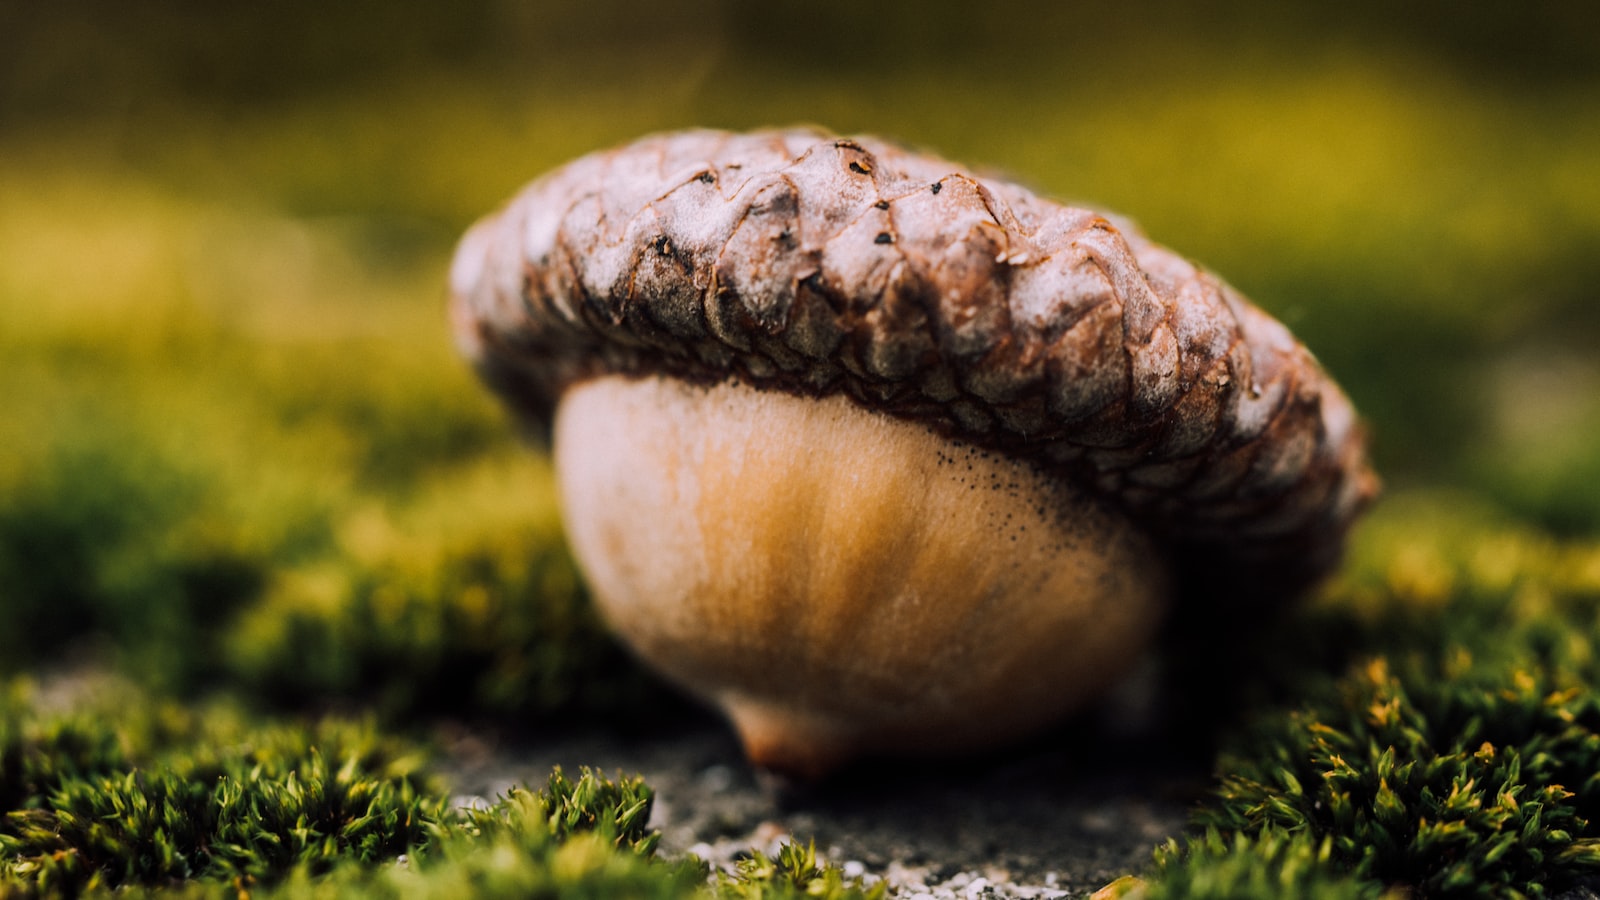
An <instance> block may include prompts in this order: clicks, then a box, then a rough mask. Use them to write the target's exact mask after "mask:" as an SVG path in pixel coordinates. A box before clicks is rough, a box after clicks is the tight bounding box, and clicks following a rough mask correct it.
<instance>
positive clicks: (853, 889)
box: [717, 843, 888, 900]
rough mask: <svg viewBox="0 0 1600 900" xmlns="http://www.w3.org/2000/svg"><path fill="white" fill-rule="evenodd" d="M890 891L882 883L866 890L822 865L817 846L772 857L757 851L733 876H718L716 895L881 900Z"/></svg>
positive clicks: (793, 847) (744, 899)
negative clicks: (818, 860)
mask: <svg viewBox="0 0 1600 900" xmlns="http://www.w3.org/2000/svg"><path fill="white" fill-rule="evenodd" d="M887 888H888V885H887V884H885V883H884V882H881V881H880V882H878V883H877V884H876V885H873V886H872V887H864V886H863V885H862V884H861V883H860V882H858V881H855V880H851V879H846V878H845V877H844V875H843V873H841V872H840V871H839V870H838V869H837V868H835V867H833V866H827V865H819V864H818V863H817V847H816V844H815V843H811V844H807V845H806V846H805V847H801V846H800V845H799V844H795V843H788V844H784V845H783V846H782V847H780V848H778V852H777V854H776V855H775V856H771V857H769V856H767V855H766V854H764V853H762V852H760V851H756V852H753V853H751V854H750V855H749V856H748V857H746V858H744V859H742V860H740V861H739V862H738V863H737V865H736V866H735V868H734V871H733V872H731V873H729V872H719V873H717V893H718V894H719V895H721V896H722V897H727V898H738V900H788V898H795V900H798V898H801V897H817V898H823V900H880V898H882V897H883V895H884V892H885V891H886V890H887Z"/></svg>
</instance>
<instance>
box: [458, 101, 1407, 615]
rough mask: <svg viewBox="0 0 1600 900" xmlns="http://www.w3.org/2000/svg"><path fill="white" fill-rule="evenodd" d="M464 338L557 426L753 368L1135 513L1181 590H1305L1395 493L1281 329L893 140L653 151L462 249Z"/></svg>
mask: <svg viewBox="0 0 1600 900" xmlns="http://www.w3.org/2000/svg"><path fill="white" fill-rule="evenodd" d="M451 287H452V295H453V296H452V321H453V324H454V328H455V331H456V336H457V340H458V343H459V344H460V345H461V347H462V348H463V350H464V351H465V352H466V353H467V355H468V356H469V357H471V359H472V360H473V361H474V363H475V364H476V366H477V367H478V369H479V371H480V373H481V374H482V375H483V377H484V378H485V380H486V381H487V382H488V383H489V384H490V385H491V386H493V387H494V388H495V389H496V390H497V391H499V392H500V393H501V394H502V395H503V396H504V397H505V398H506V400H507V402H508V403H509V404H510V405H511V406H512V407H513V409H514V410H515V411H516V412H517V413H518V414H519V415H520V416H522V417H523V418H524V419H525V420H526V421H527V422H528V423H529V424H530V425H532V426H533V428H534V430H535V431H536V432H543V431H544V430H546V429H548V427H549V423H550V419H551V416H552V414H553V410H554V408H555V404H556V402H557V400H558V399H559V397H560V395H561V392H562V391H563V390H564V389H565V387H566V386H567V385H569V384H572V383H573V382H575V381H578V380H581V379H585V378H588V377H592V376H596V375H600V374H609V373H622V374H641V375H642V374H669V375H672V376H676V377H681V378H684V379H689V380H694V381H701V382H708V383H709V382H720V381H723V380H726V379H729V378H736V379H739V380H740V381H743V382H745V383H748V384H752V385H755V386H757V387H760V388H767V389H773V390H781V391H787V392H790V393H793V394H799V395H823V394H833V393H843V394H846V395H848V396H849V397H851V398H852V399H854V401H855V402H857V403H859V404H860V405H861V406H863V407H866V408H869V409H872V410H879V411H882V412H884V413H887V414H889V415H892V416H896V417H900V418H903V419H911V420H916V421H919V422H923V423H926V424H927V425H929V426H930V427H932V428H934V429H936V430H938V431H940V432H943V433H946V434H948V435H951V436H952V437H955V438H958V439H961V440H965V441H969V442H972V443H975V444H978V445H981V446H984V447H987V448H991V449H995V450H999V451H1001V452H1004V453H1006V454H1009V455H1011V456H1013V457H1015V458H1019V459H1024V460H1027V461H1030V462H1032V463H1034V464H1036V465H1037V466H1038V467H1040V468H1041V469H1042V470H1044V471H1047V472H1049V473H1051V474H1052V475H1054V476H1056V477H1061V478H1070V479H1074V480H1076V481H1078V482H1080V483H1082V484H1086V485H1088V486H1090V487H1091V488H1092V489H1093V490H1094V491H1096V492H1099V493H1100V494H1102V495H1104V496H1106V497H1108V498H1111V499H1112V500H1113V501H1114V502H1115V503H1116V504H1117V505H1118V506H1120V507H1121V508H1122V509H1123V510H1125V511H1126V512H1127V513H1128V514H1129V515H1130V516H1131V517H1133V518H1134V519H1135V520H1137V521H1140V522H1142V523H1144V524H1145V525H1146V527H1148V528H1149V529H1150V530H1151V532H1152V533H1153V534H1154V535H1155V536H1156V537H1157V538H1158V539H1159V540H1160V541H1161V542H1162V543H1163V544H1164V545H1165V546H1166V547H1167V548H1168V550H1169V552H1170V553H1171V554H1172V556H1173V560H1174V564H1175V566H1176V571H1177V572H1178V574H1179V584H1180V593H1187V594H1195V593H1204V594H1212V595H1216V596H1217V597H1219V598H1223V599H1229V600H1239V599H1244V600H1255V599H1267V598H1272V597H1279V596H1282V595H1284V594H1287V593H1293V592H1295V591H1297V590H1299V589H1301V588H1303V587H1305V586H1306V585H1308V584H1309V583H1311V582H1312V581H1314V580H1316V579H1317V578H1320V577H1321V576H1323V575H1325V574H1326V573H1327V572H1328V571H1329V570H1330V569H1331V568H1332V567H1333V566H1334V565H1335V564H1336V563H1337V560H1338V557H1339V552H1340V549H1341V547H1342V544H1343V540H1344V535H1345V533H1346V531H1347V530H1348V528H1349V526H1350V524H1351V522H1352V521H1353V519H1354V518H1355V516H1356V515H1357V514H1358V513H1359V512H1360V510H1361V509H1362V508H1363V507H1364V506H1365V505H1366V503H1367V502H1368V501H1369V500H1370V499H1371V498H1372V497H1373V496H1374V494H1375V493H1376V491H1377V479H1376V477H1375V476H1374V475H1373V473H1372V471H1371V469H1370V468H1369V466H1368V463H1367V459H1366V452H1365V439H1364V435H1363V431H1362V428H1361V426H1360V424H1359V423H1358V421H1357V419H1356V415H1355V413H1354V411H1353V409H1352V408H1351V405H1350V403H1349V401H1348V400H1347V399H1346V398H1345V396H1344V394H1343V393H1342V392H1341V391H1340V390H1339V388H1338V387H1337V386H1336V385H1335V384H1334V383H1333V382H1332V381H1331V380H1330V379H1329V378H1328V376H1327V375H1326V374H1325V373H1324V372H1323V371H1322V369H1321V367H1320V366H1319V365H1318V364H1317V362H1316V360H1315V359H1314V358H1313V357H1312V355H1311V354H1310V352H1308V351H1307V350H1306V349H1305V348H1304V347H1303V346H1301V345H1300V344H1299V343H1298V342H1297V341H1296V340H1295V339H1294V338H1293V336H1292V335H1290V333H1289V332H1288V330H1287V329H1286V328H1284V326H1283V325H1281V324H1280V323H1278V322H1277V321H1275V320H1274V319H1272V318H1271V317H1270V316H1268V315H1267V314H1266V313H1264V312H1262V311H1261V310H1259V309H1257V308H1256V307H1254V306H1252V305H1251V304H1250V303H1249V302H1248V301H1246V300H1245V299H1244V298H1243V297H1241V296H1240V295H1239V294H1238V293H1236V292H1235V291H1234V290H1233V289H1231V288H1230V287H1228V285H1226V284H1225V283H1223V282H1222V281H1221V279H1219V278H1217V277H1216V276H1215V275H1213V274H1211V273H1209V272H1206V271H1204V270H1201V269H1199V268H1197V267H1196V266H1194V265H1193V264H1192V263H1190V262H1188V261H1187V260H1185V259H1183V258H1182V257H1180V256H1178V255H1177V254H1174V253H1172V252H1171V251H1169V250H1167V249H1165V248H1163V247H1160V246H1157V245H1155V244H1153V243H1151V242H1150V241H1148V240H1147V239H1145V238H1144V237H1143V236H1142V235H1141V234H1139V233H1138V232H1137V231H1135V230H1133V229H1131V228H1129V227H1128V226H1126V225H1125V224H1120V223H1117V222H1113V221H1112V220H1109V219H1107V218H1106V217H1105V216H1104V215H1102V214H1100V213H1097V212H1094V211H1091V210H1087V209H1079V208H1073V207H1069V206H1063V205H1060V204H1057V203H1054V202H1051V201H1049V200H1045V199H1042V198H1039V197H1036V196H1035V195H1033V194H1032V193H1030V192H1028V191H1027V190H1025V189H1023V188H1021V187H1018V186H1016V185H1014V184H1009V183H1006V182H1003V181H998V180H994V179H989V178H982V177H978V176H975V175H972V174H968V173H966V172H963V170H962V169H961V167H959V166H957V165H955V164H953V163H950V162H947V161H945V160H942V159H938V158H936V157H932V156H926V155H921V154H916V153H911V152H908V151H906V150H904V149H901V148H899V147H896V146H894V145H891V144H887V143H884V142H880V141H876V140H870V139H865V138H861V139H838V138H834V137H831V136H828V135H825V134H821V133H818V132H813V131H772V132H760V133H753V134H730V133H725V132H714V131H690V132H682V133H676V134H666V135H659V136H654V137H649V138H645V139H643V140H640V141H638V142H636V143H634V144H631V145H628V146H625V147H622V148H619V149H616V150H612V151H609V152H603V153H596V154H592V155H590V156H586V157H583V158H581V159H579V160H577V161H575V162H572V163H570V164H568V165H566V166H564V167H562V168H560V169H558V170H556V171H554V172H552V173H550V174H548V175H546V176H544V177H543V178H541V179H539V180H538V181H536V182H534V183H533V184H532V185H530V186H529V187H528V188H526V189H525V190H524V191H523V192H522V193H521V194H519V195H518V196H517V197H516V198H515V199H514V200H512V201H511V203H510V204H509V205H508V206H507V207H506V208H505V209H503V210H501V211H500V212H499V213H498V214H497V215H495V216H493V217H491V218H489V219H486V220H485V221H483V222H480V223H479V224H478V225H477V226H475V227H474V228H473V229H472V230H471V231H470V232H469V233H468V234H467V236H466V237H465V238H464V239H463V241H462V244H461V247H460V249H459V250H458V252H457V257H456V261H455V264H454V267H453V269H452V273H451Z"/></svg>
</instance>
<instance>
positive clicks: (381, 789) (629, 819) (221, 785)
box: [0, 684, 882, 900]
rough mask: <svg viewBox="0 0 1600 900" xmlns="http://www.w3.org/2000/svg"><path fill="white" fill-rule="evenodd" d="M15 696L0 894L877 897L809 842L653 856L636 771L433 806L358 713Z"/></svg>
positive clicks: (414, 753)
mask: <svg viewBox="0 0 1600 900" xmlns="http://www.w3.org/2000/svg"><path fill="white" fill-rule="evenodd" d="M26 693H27V692H26V691H24V690H23V689H22V688H21V686H19V685H15V684H13V685H10V686H8V687H7V689H6V693H5V694H4V695H0V799H3V800H4V805H3V807H0V897H13V896H15V897H32V896H78V895H101V894H105V893H110V892H121V893H130V892H131V893H133V894H140V893H149V894H160V895H162V896H189V895H195V896H215V895H216V894H217V893H219V892H230V893H232V892H238V893H241V894H244V893H248V894H250V895H252V896H284V897H300V896H312V897H348V896H362V897H367V896H377V897H401V896H404V897H459V896H473V897H527V896H544V897H614V896H627V897H687V896H713V895H715V896H722V897H741V898H755V897H801V896H807V897H826V898H835V900H851V898H863V900H866V898H874V897H877V896H880V895H881V893H882V890H881V888H879V889H878V890H875V891H871V890H864V889H863V888H861V886H860V885H859V884H858V883H855V882H853V881H850V880H847V879H845V878H844V877H843V875H842V874H841V873H840V872H839V870H838V869H836V868H832V867H828V866H825V865H821V864H819V863H818V861H817V859H816V851H815V849H814V848H807V849H804V850H802V849H801V848H799V847H798V846H787V847H785V848H783V849H782V850H781V851H780V852H779V854H778V855H777V857H776V858H775V859H772V860H769V859H767V858H766V857H765V856H762V855H759V854H757V855H755V856H753V857H751V858H750V859H748V860H746V861H745V862H743V863H741V864H740V865H739V867H738V868H737V870H736V871H734V872H731V873H720V874H719V875H718V876H717V878H716V879H715V880H714V881H713V880H710V879H709V878H708V873H707V871H706V867H705V865H704V864H703V863H701V862H700V861H699V860H697V859H695V858H693V857H686V858H684V859H681V860H675V861H674V860H665V859H662V858H661V857H659V856H658V855H657V853H656V845H657V843H658V842H659V841H660V837H661V836H660V833H659V832H657V831H654V830H652V829H650V828H649V827H648V824H647V823H648V821H649V818H650V808H651V804H652V802H653V801H654V792H653V791H652V790H651V789H650V788H649V786H647V785H646V784H645V783H644V782H643V781H641V780H640V779H638V778H617V779H606V778H603V777H601V776H600V775H599V774H597V773H595V772H592V771H589V770H588V769H584V770H582V771H581V772H580V773H579V774H578V777H576V778H571V777H569V776H567V775H566V774H565V773H564V772H562V771H561V770H560V769H556V770H555V771H554V772H552V773H551V775H550V777H549V779H548V781H547V782H546V784H545V786H544V789H543V790H540V791H532V790H528V789H525V788H515V789H513V790H512V791H510V792H509V793H508V794H507V795H506V796H504V797H502V798H500V800H499V801H498V802H496V803H494V804H493V805H491V806H488V807H487V808H481V809H466V810H461V809H452V808H450V806H449V802H448V800H447V799H446V797H445V796H444V794H443V792H442V791H441V790H440V788H439V786H438V785H437V784H436V783H435V782H434V781H433V780H432V779H431V778H429V777H428V776H427V774H426V772H425V771H424V770H423V769H422V768H421V762H422V760H423V758H424V754H422V753H421V751H420V750H419V749H418V748H416V747H411V746H407V745H405V744H402V743H398V742H396V741H393V740H391V739H386V738H383V737H381V736H380V735H379V734H377V733H376V732H375V731H374V730H373V729H372V728H371V726H370V725H362V724H358V723H351V722H347V721H341V720H327V721H324V722H321V723H317V724H313V725H294V724H287V725H278V726H264V725H260V724H250V723H249V722H248V721H247V720H246V719H244V718H241V717H240V716H239V715H238V714H237V710H236V709H233V708H230V707H222V706H218V707H213V708H210V709H208V710H206V711H205V712H206V713H207V714H204V715H202V714H200V713H198V712H197V711H196V710H195V709H194V708H192V707H186V706H181V705H176V704H172V703H165V702H157V701H153V700H152V698H150V697H147V696H141V695H139V694H138V693H137V692H134V691H132V690H131V689H127V688H117V687H113V688H111V689H110V690H109V691H108V692H106V693H105V695H104V696H103V699H102V700H100V701H97V702H95V703H91V704H88V708H86V709H84V710H82V711H79V712H75V713H69V714H47V713H43V712H40V711H39V710H38V709H37V708H36V707H35V705H34V704H33V703H32V702H30V701H29V700H28V698H27V696H26ZM112 710H123V711H124V712H125V714H124V715H122V716H120V717H116V716H113V715H111V711H112ZM113 722H115V723H116V724H112V723H113Z"/></svg>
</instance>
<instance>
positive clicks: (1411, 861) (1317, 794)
mask: <svg viewBox="0 0 1600 900" xmlns="http://www.w3.org/2000/svg"><path fill="white" fill-rule="evenodd" d="M1597 616H1600V546H1597V545H1594V544H1590V543H1583V542H1579V543H1561V542H1557V541H1555V540H1553V539H1551V538H1549V537H1547V536H1545V535H1543V534H1541V533H1540V532H1538V531H1536V530H1532V529H1529V528H1527V527H1525V526H1520V525H1517V524H1516V523H1514V522H1511V521H1508V520H1506V519H1503V518H1500V517H1498V516H1497V515H1495V514H1494V513H1493V512H1492V510H1490V509H1489V508H1486V507H1484V506H1482V505H1481V504H1478V503H1475V502H1473V501H1471V500H1468V499H1465V498H1462V497H1460V496H1451V495H1437V496H1432V497H1428V496H1412V497H1409V498H1404V499H1402V500H1400V501H1399V502H1397V503H1396V504H1395V505H1394V506H1393V507H1391V508H1390V509H1386V510H1383V511H1382V512H1380V513H1379V514H1378V516H1377V517H1376V519H1375V521H1374V522H1373V523H1372V525H1371V526H1370V527H1369V529H1368V531H1367V533H1366V534H1365V535H1363V537H1362V539H1361V541H1360V542H1358V544H1357V548H1356V552H1355V554H1354V559H1353V560H1352V561H1351V565H1350V567H1349V571H1348V572H1347V574H1346V576H1345V578H1344V580H1343V582H1342V583H1341V584H1340V585H1338V586H1337V587H1336V588H1335V589H1333V590H1332V591H1330V593H1329V594H1328V595H1327V596H1326V597H1324V598H1323V599H1322V600H1321V601H1320V603H1319V605H1318V606H1317V607H1314V608H1313V609H1311V610H1309V611H1308V612H1307V613H1306V614H1305V616H1304V617H1303V619H1302V621H1301V623H1300V625H1301V626H1302V627H1303V625H1304V624H1305V623H1307V622H1322V623H1327V622H1329V621H1337V622H1338V623H1340V624H1339V626H1338V627H1337V629H1336V630H1337V631H1338V633H1339V634H1341V635H1342V636H1343V639H1342V640H1341V641H1340V642H1339V643H1340V647H1341V653H1340V654H1339V656H1340V657H1343V658H1348V659H1350V660H1351V662H1349V663H1348V664H1339V663H1337V661H1336V660H1333V662H1334V668H1333V669H1332V670H1331V671H1326V670H1320V671H1325V672H1326V674H1321V675H1319V666H1320V665H1322V664H1327V663H1329V662H1330V658H1329V656H1328V655H1326V654H1322V653H1318V652H1310V653H1307V654H1305V656H1304V658H1303V659H1302V661H1301V662H1300V663H1298V664H1296V663H1293V662H1291V661H1289V660H1288V659H1287V657H1285V658H1284V659H1283V660H1280V661H1279V662H1278V663H1277V664H1276V666H1275V669H1274V671H1276V672H1279V673H1282V675H1283V676H1284V677H1285V678H1286V679H1288V681H1289V682H1290V683H1291V684H1293V685H1294V688H1293V689H1292V691H1290V692H1289V693H1290V695H1291V696H1292V698H1293V699H1291V700H1288V701H1286V702H1285V701H1283V699H1282V697H1281V696H1280V697H1279V698H1278V702H1277V703H1269V704H1267V705H1266V707H1265V708H1264V709H1261V710H1260V711H1258V713H1257V715H1256V716H1255V718H1254V721H1253V723H1252V724H1251V725H1250V726H1249V727H1247V728H1244V729H1242V730H1241V731H1239V732H1238V733H1235V734H1233V735H1231V736H1230V737H1229V738H1228V739H1227V742H1226V743H1227V747H1228V749H1227V751H1226V752H1225V753H1224V754H1223V756H1222V758H1221V760H1220V761H1219V762H1218V764H1217V772H1218V786H1217V788H1216V791H1215V793H1214V794H1213V795H1212V797H1211V798H1210V799H1209V800H1208V801H1207V802H1206V803H1205V804H1203V805H1202V806H1201V807H1200V808H1199V809H1198V810H1197V812H1196V813H1195V824H1196V826H1197V827H1198V828H1200V829H1202V830H1203V836H1202V837H1198V838H1192V839H1190V841H1189V842H1188V843H1187V844H1186V845H1185V846H1184V847H1183V849H1182V850H1179V849H1178V848H1177V847H1174V848H1171V849H1169V850H1168V851H1166V852H1165V853H1164V854H1163V855H1162V857H1161V862H1160V867H1161V868H1160V873H1161V874H1160V878H1159V879H1158V881H1157V883H1158V884H1162V885H1168V886H1169V887H1170V888H1171V890H1172V891H1174V892H1175V895H1178V896H1183V895H1186V894H1184V893H1183V892H1184V891H1190V890H1196V891H1197V890H1198V889H1197V888H1192V885H1194V884H1197V883H1208V882H1206V881H1205V879H1208V878H1212V877H1217V878H1224V877H1226V878H1246V877H1247V879H1248V880H1249V881H1250V883H1251V884H1255V883H1256V882H1257V881H1260V882H1261V883H1264V884H1265V883H1270V882H1271V881H1272V879H1273V878H1277V877H1279V874H1282V871H1284V869H1283V867H1284V866H1286V865H1290V864H1291V863H1292V864H1293V870H1294V872H1295V878H1302V877H1310V876H1307V875H1305V874H1304V873H1305V872H1306V871H1308V870H1307V866H1308V865H1309V862H1310V861H1312V860H1315V861H1317V865H1316V866H1315V867H1312V869H1311V870H1314V871H1322V872H1327V873H1331V874H1333V875H1337V876H1338V878H1339V879H1354V880H1355V882H1357V883H1358V886H1360V887H1361V890H1365V891H1368V892H1369V894H1370V893H1371V892H1372V891H1376V890H1379V889H1381V888H1383V887H1385V886H1388V887H1393V888H1397V889H1401V890H1404V891H1407V892H1410V893H1412V894H1413V895H1417V896H1426V897H1449V896H1503V897H1515V896H1524V895H1526V896H1550V895H1553V894H1554V893H1556V892H1558V891H1559V890H1561V889H1563V888H1565V887H1568V886H1571V885H1573V884H1577V883H1581V882H1584V881H1586V880H1588V879H1592V878H1594V877H1596V876H1600V774H1597V773H1600V665H1597V661H1600V653H1597V651H1600V646H1597V643H1596V642H1597V641H1600V631H1597V629H1596V625H1597ZM1301 633H1302V634H1307V632H1301ZM1280 639H1281V635H1280ZM1307 640H1314V638H1311V637H1309V636H1308V637H1307ZM1294 649H1295V650H1299V649H1300V648H1299V647H1298V646H1296V647H1295V648H1294ZM1341 670H1342V671H1341ZM1207 873H1212V874H1207ZM1274 873H1278V874H1274ZM1165 889H1166V888H1163V890H1165ZM1208 890H1209V889H1208ZM1251 890H1255V889H1254V888H1251ZM1257 893H1259V892H1257Z"/></svg>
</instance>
